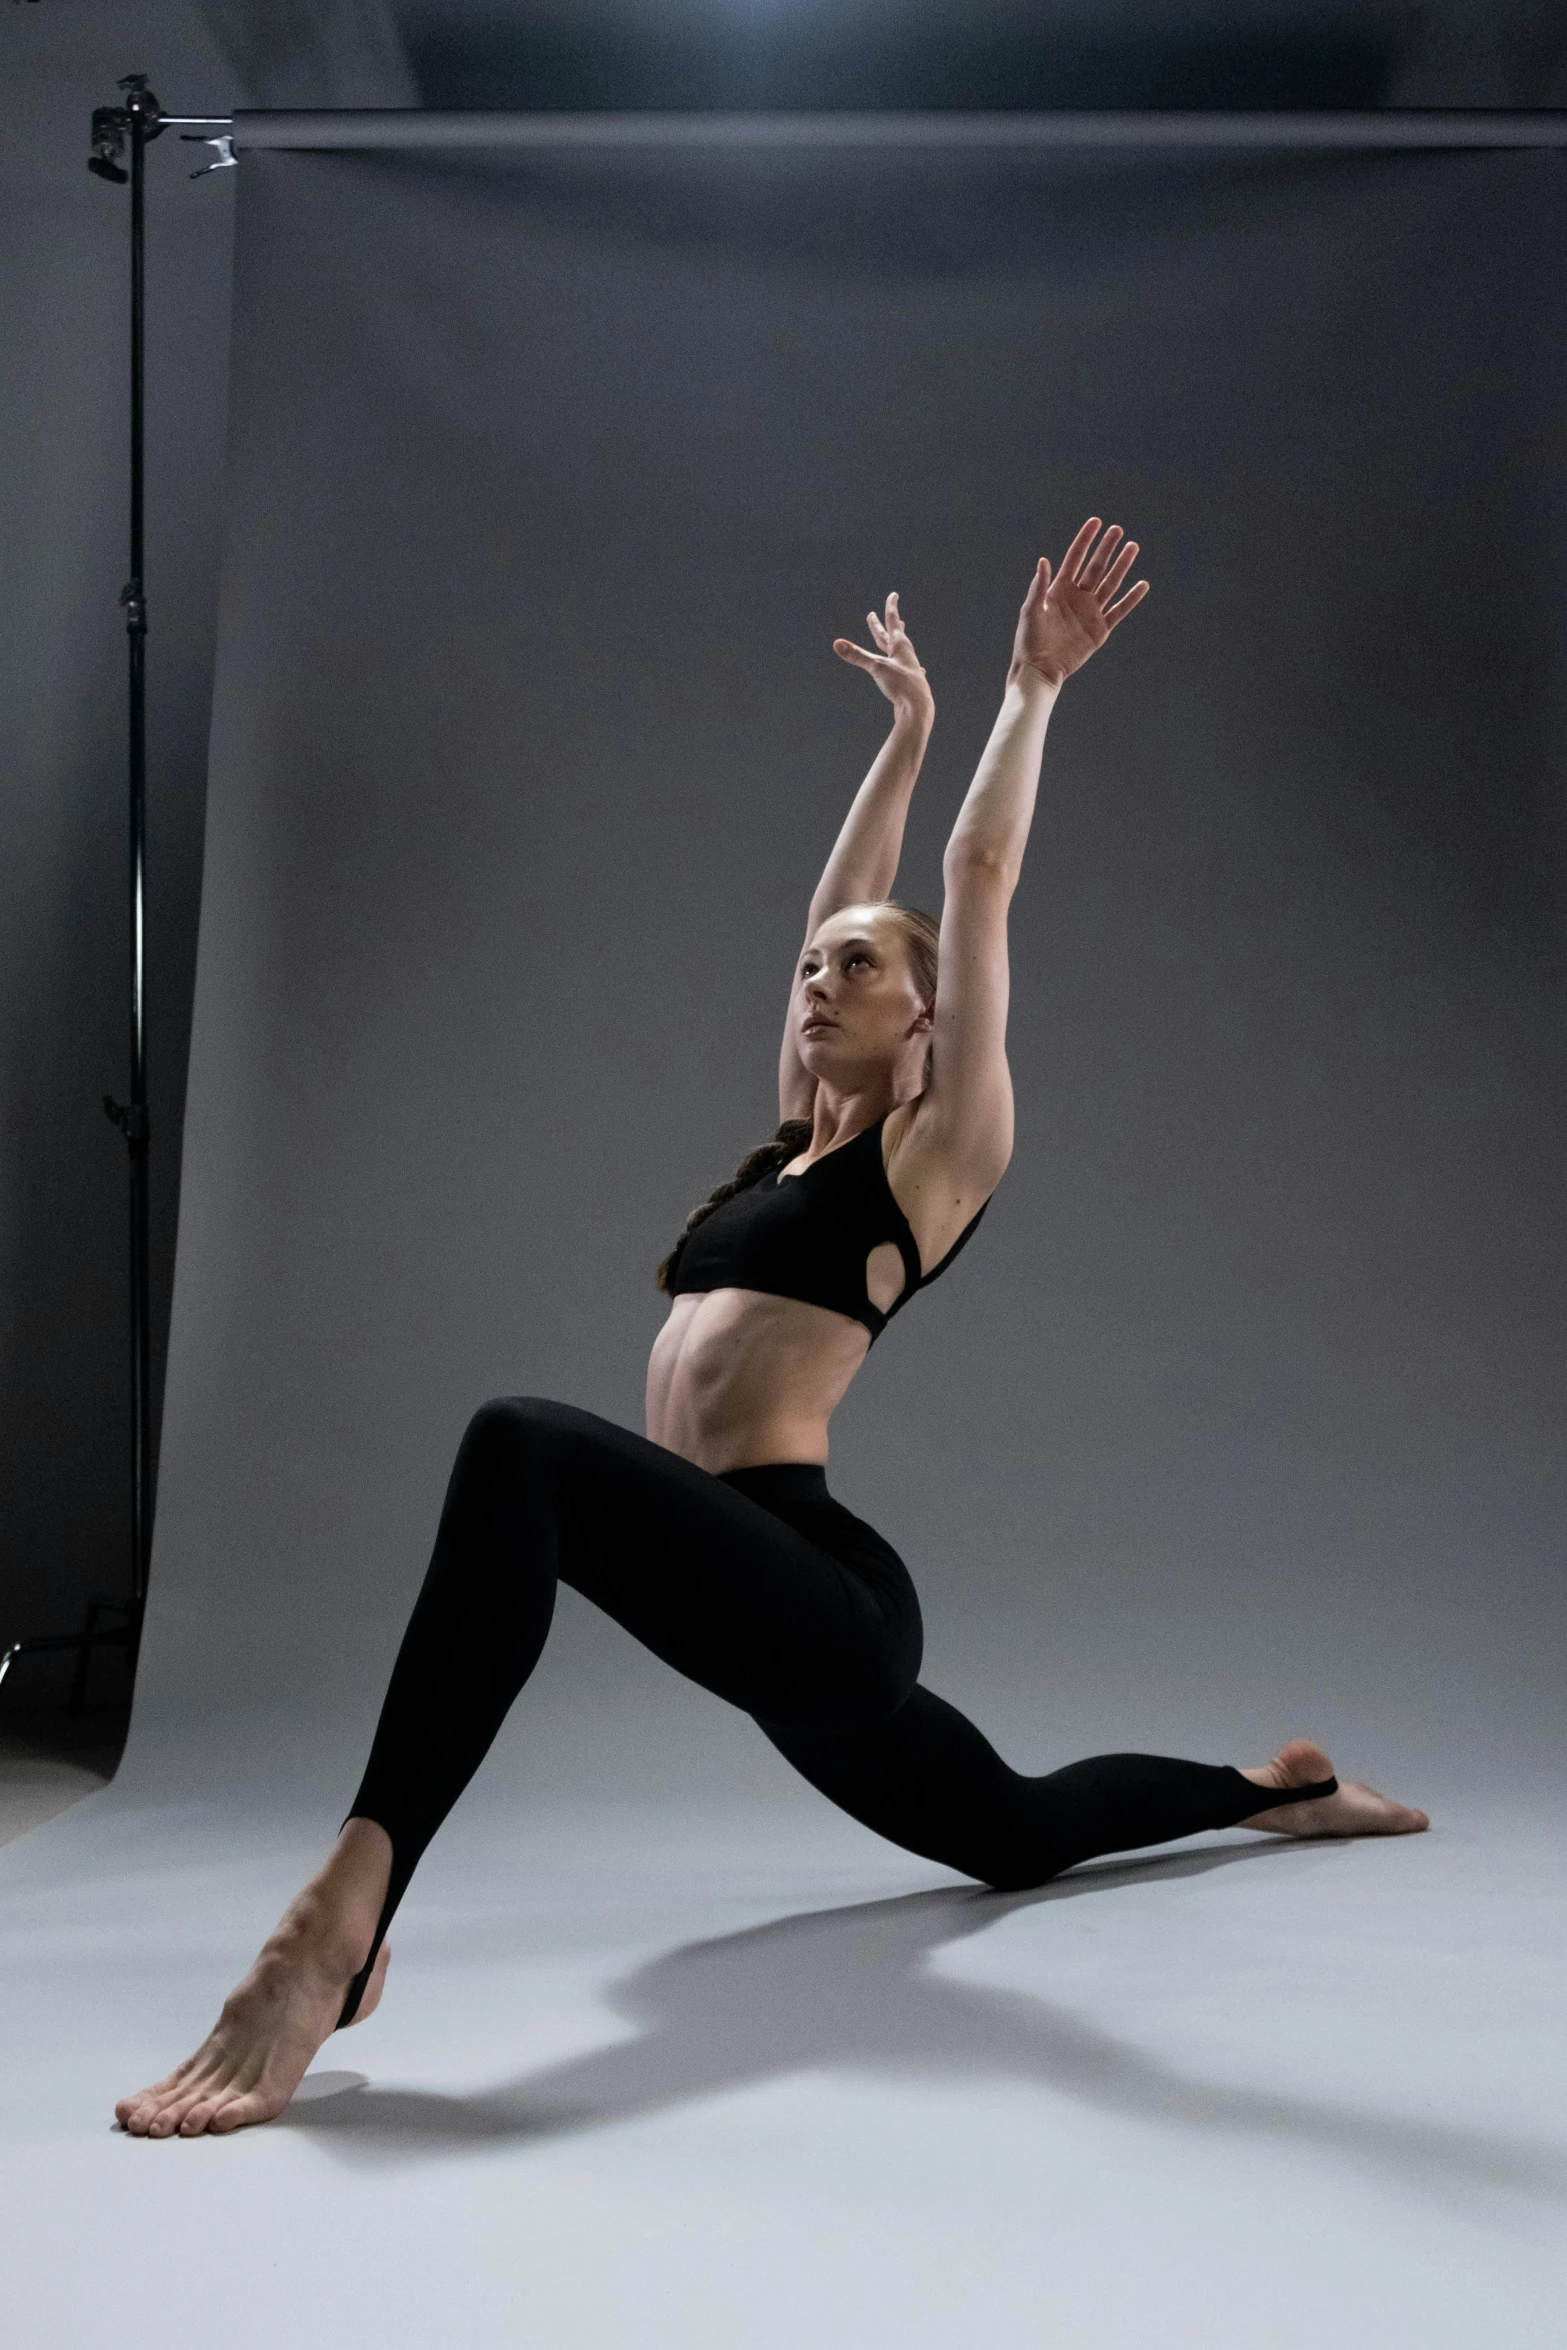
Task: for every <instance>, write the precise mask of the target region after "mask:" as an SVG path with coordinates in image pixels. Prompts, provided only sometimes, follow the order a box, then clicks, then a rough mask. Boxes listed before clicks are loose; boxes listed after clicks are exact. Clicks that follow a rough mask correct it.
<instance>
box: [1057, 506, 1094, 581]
mask: <svg viewBox="0 0 1567 2350" xmlns="http://www.w3.org/2000/svg"><path fill="white" fill-rule="evenodd" d="M1103 528H1104V525H1103V523H1102V522H1101V521H1100V519H1099V516H1098V515H1097V514H1090V515H1089V517H1088V520H1087V521H1086V522H1085V523H1084V525H1083V527H1082V529H1081V530H1080V531H1079V532H1078V534H1077V536H1076V538H1075V539H1074V540H1073V541H1072V544H1071V545H1070V546H1069V547H1068V548H1067V551H1066V553H1065V554H1064V555H1063V556H1062V558H1061V568H1060V571H1059V572H1058V573H1057V577H1058V578H1060V579H1071V580H1075V579H1076V577H1077V571H1078V566H1079V564H1080V563H1081V562H1082V560H1083V557H1084V556H1085V555H1086V554H1087V553H1088V550H1089V548H1090V547H1091V546H1092V545H1093V543H1094V541H1095V539H1096V538H1097V537H1098V536H1099V533H1100V531H1101V530H1102V529H1103Z"/></svg>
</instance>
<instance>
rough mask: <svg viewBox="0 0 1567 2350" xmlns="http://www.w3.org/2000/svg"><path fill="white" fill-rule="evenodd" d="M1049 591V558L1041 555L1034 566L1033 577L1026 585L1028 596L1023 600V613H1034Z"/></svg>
mask: <svg viewBox="0 0 1567 2350" xmlns="http://www.w3.org/2000/svg"><path fill="white" fill-rule="evenodd" d="M1049 591H1050V558H1049V556H1048V555H1041V556H1040V558H1039V561H1038V562H1037V563H1036V564H1035V565H1034V576H1033V578H1032V579H1031V580H1030V581H1029V583H1028V594H1027V595H1026V596H1025V597H1024V598H1023V609H1024V611H1025V612H1035V611H1037V610H1038V609H1039V606H1040V605H1041V604H1042V603H1043V602H1044V600H1045V597H1046V596H1047V595H1048V593H1049Z"/></svg>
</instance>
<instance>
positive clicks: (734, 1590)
mask: <svg viewBox="0 0 1567 2350" xmlns="http://www.w3.org/2000/svg"><path fill="white" fill-rule="evenodd" d="M557 1582H565V1583H569V1584H570V1585H571V1587H572V1589H573V1590H574V1591H580V1592H582V1593H583V1595H584V1596H585V1597H586V1598H588V1599H591V1600H592V1601H593V1602H594V1603H595V1605H596V1606H598V1607H601V1608H603V1609H604V1611H605V1613H606V1614H607V1615H611V1616H613V1617H614V1619H615V1621H616V1622H617V1623H618V1624H623V1625H624V1626H625V1628H626V1630H627V1631H628V1632H630V1633H632V1634H634V1635H635V1637H636V1638H637V1639H638V1640H640V1641H641V1642H642V1643H643V1645H644V1646H645V1647H647V1648H650V1649H652V1651H653V1653H654V1655H655V1656H661V1657H662V1658H663V1659H664V1662H665V1663H666V1664H670V1665H673V1666H674V1668H675V1670H676V1671H677V1672H680V1673H684V1674H685V1675H686V1676H687V1678H688V1679H689V1680H692V1681H698V1682H700V1683H701V1685H702V1687H703V1688H704V1689H711V1690H712V1691H713V1692H714V1694H715V1695H716V1696H719V1697H723V1698H727V1699H728V1701H729V1703H730V1704H731V1705H738V1706H740V1707H742V1708H743V1709H744V1710H745V1712H747V1713H748V1714H751V1715H753V1716H754V1717H755V1719H756V1721H757V1723H758V1724H759V1725H760V1727H761V1728H762V1730H763V1731H764V1732H765V1733H766V1735H767V1736H768V1737H769V1738H770V1739H771V1740H772V1742H773V1744H774V1745H775V1746H776V1747H777V1748H778V1750H779V1752H780V1753H781V1754H783V1755H785V1756H786V1757H787V1758H788V1760H789V1761H790V1762H791V1763H793V1765H794V1767H795V1769H796V1770H797V1771H800V1772H801V1773H803V1775H804V1776H805V1777H806V1778H807V1779H809V1781H810V1782H811V1785H812V1786H813V1787H816V1788H819V1789H820V1791H821V1793H822V1794H823V1795H825V1796H828V1797H829V1798H830V1799H831V1801H832V1802H834V1803H836V1804H838V1805H839V1806H840V1807H841V1808H842V1809H843V1810H844V1811H846V1812H848V1813H849V1814H850V1815H851V1816H852V1817H853V1818H854V1819H857V1820H860V1821H862V1822H863V1823H864V1825H865V1826H866V1827H868V1828H874V1829H875V1830H876V1832H877V1834H878V1835H882V1836H886V1837H888V1838H889V1839H890V1840H891V1841H892V1842H893V1843H894V1844H901V1845H902V1846H903V1847H904V1848H905V1850H907V1851H909V1852H917V1853H919V1854H920V1855H921V1856H922V1858H924V1859H926V1860H934V1861H940V1862H942V1863H943V1864H944V1865H945V1866H946V1867H948V1868H953V1869H957V1870H960V1871H961V1872H962V1874H963V1875H965V1876H969V1877H977V1878H979V1879H980V1880H981V1881H982V1882H983V1883H985V1884H988V1885H996V1886H1004V1887H1022V1886H1028V1885H1039V1884H1043V1883H1044V1882H1045V1880H1046V1879H1047V1878H1049V1877H1053V1876H1056V1875H1057V1874H1058V1873H1059V1872H1060V1871H1061V1870H1062V1869H1065V1868H1070V1867H1071V1865H1072V1864H1073V1862H1074V1861H1080V1860H1087V1859H1089V1858H1090V1857H1091V1856H1092V1855H1093V1854H1095V1853H1101V1852H1124V1851H1127V1850H1130V1849H1132V1848H1133V1847H1135V1846H1137V1845H1142V1844H1158V1843H1162V1842H1163V1841H1164V1840H1165V1839H1166V1838H1168V1837H1171V1836H1187V1835H1190V1834H1191V1833H1192V1832H1193V1831H1194V1830H1196V1829H1199V1828H1227V1827H1233V1826H1234V1824H1235V1822H1236V1821H1237V1820H1242V1819H1246V1818H1248V1817H1249V1816H1250V1815H1251V1814H1252V1813H1253V1812H1258V1811H1263V1810H1266V1809H1268V1808H1269V1807H1270V1806H1271V1805H1273V1804H1276V1803H1279V1802H1281V1801H1290V1802H1299V1801H1301V1800H1302V1797H1303V1796H1304V1795H1306V1794H1308V1793H1311V1794H1318V1793H1324V1792H1330V1791H1331V1787H1332V1782H1331V1781H1330V1782H1328V1783H1327V1784H1326V1786H1325V1787H1323V1788H1312V1789H1309V1790H1308V1789H1295V1788H1291V1789H1288V1790H1284V1791H1274V1790H1271V1789H1266V1788H1262V1787H1258V1786H1256V1785H1255V1784H1254V1783H1253V1782H1252V1781H1251V1780H1250V1779H1243V1778H1242V1777H1241V1775H1240V1773H1239V1772H1238V1771H1234V1770H1231V1769H1230V1768H1229V1767H1228V1765H1222V1764H1221V1765H1213V1764H1209V1763H1191V1762H1176V1761H1172V1760H1169V1759H1167V1758H1166V1757H1164V1756H1161V1755H1149V1754H1107V1755H1098V1756H1095V1757H1094V1759H1093V1760H1092V1761H1089V1762H1078V1763H1069V1764H1068V1765H1067V1767H1066V1768H1065V1769H1064V1770H1060V1771H1052V1772H1050V1773H1049V1774H1048V1776H1046V1777H1045V1778H1042V1779H1027V1778H1023V1777H1021V1776H1020V1775H1019V1774H1018V1773H1017V1772H1016V1771H1013V1770H1010V1769H1009V1768H1008V1766H1007V1765H1006V1764H1005V1763H1004V1762H1003V1761H1002V1760H1001V1757H1000V1756H999V1755H998V1754H997V1753H996V1751H995V1749H994V1747H993V1746H991V1745H990V1744H989V1743H988V1741H987V1740H986V1739H984V1738H982V1737H981V1736H980V1733H979V1732H978V1730H976V1729H975V1728H974V1726H973V1724H972V1723H971V1722H968V1721H965V1719H964V1718H963V1716H962V1714H960V1713H958V1712H957V1711H956V1710H955V1708H954V1707H952V1706H950V1705H948V1704H947V1703H946V1702H945V1701H944V1700H943V1699H942V1698H939V1697H936V1696H934V1695H933V1694H932V1693H931V1691H930V1690H928V1689H921V1688H919V1687H918V1686H917V1676H918V1673H919V1665H920V1648H921V1628H920V1612H919V1601H918V1600H917V1598H916V1597H915V1593H914V1586H913V1584H912V1583H911V1582H910V1580H909V1576H908V1572H907V1570H906V1569H905V1567H904V1565H903V1562H902V1560H901V1559H900V1558H899V1557H898V1555H897V1553H896V1552H895V1551H894V1550H893V1549H892V1548H891V1546H890V1545H889V1544H888V1543H886V1542H884V1541H883V1540H882V1538H881V1536H880V1535H879V1534H877V1533H876V1532H875V1531H874V1529H873V1528H872V1527H870V1526H867V1525H865V1524H864V1522H863V1521H862V1520H861V1519H859V1518H856V1517H854V1516H853V1515H852V1514H851V1512H850V1511H848V1510H846V1509H844V1508H843V1507H842V1505H841V1504H840V1503H838V1502H836V1501H834V1500H833V1498H832V1496H831V1494H829V1492H828V1490H827V1479H826V1474H825V1472H824V1471H823V1470H821V1469H819V1468H813V1467H806V1466H794V1465H791V1466H786V1467H777V1468H762V1469H733V1470H731V1471H730V1472H729V1473H728V1474H727V1475H725V1476H722V1477H714V1476H710V1475H709V1474H708V1472H707V1471H706V1470H705V1469H697V1468H693V1467H692V1465H691V1463H690V1462H689V1461H684V1460H681V1459H680V1457H679V1455H678V1454H676V1453H672V1452H666V1451H665V1450H664V1448H663V1446H662V1445H657V1444H650V1443H649V1442H648V1441H647V1439H646V1438H645V1437H641V1436H633V1435H631V1434H630V1433H629V1432H628V1431H627V1430H626V1429H624V1428H617V1427H616V1426H615V1425H614V1424H613V1422H611V1421H609V1420H601V1419H598V1418H597V1417H596V1416H595V1415H594V1414H593V1413H591V1412H579V1411H576V1410H574V1409H573V1408H572V1406H571V1405H569V1404H560V1403H547V1402H543V1401H540V1400H538V1399H536V1398H533V1397H514V1398H508V1399H505V1400H502V1401H500V1402H496V1403H489V1404H486V1405H485V1406H484V1408H483V1409H482V1411H480V1412H478V1413H477V1414H476V1415H475V1417H474V1419H473V1421H472V1422H471V1423H470V1425H469V1428H468V1431H467V1433H466V1435H465V1436H464V1438H463V1440H462V1445H461V1448H460V1449H459V1451H458V1455H457V1461H456V1465H455V1467H454V1468H453V1470H452V1477H451V1484H450V1486H449V1487H448V1489H447V1495H446V1505H445V1507H444V1509H443V1510H442V1512H441V1524H440V1531H439V1533H438V1534H437V1536H436V1543H435V1555H434V1557H433V1558H432V1559H431V1562H430V1569H429V1573H428V1574H427V1575H426V1576H425V1579H424V1587H423V1589H422V1590H421V1592H420V1594H419V1598H418V1601H417V1603H416V1605H415V1607H414V1612H413V1615H412V1617H411V1619H410V1621H409V1625H408V1629H407V1631H406V1633H405V1634H404V1636H403V1644H402V1647H401V1649H400V1650H399V1652H398V1658H397V1663H396V1666H395V1667H394V1669H393V1673H392V1679H391V1685H390V1687H389V1688H388V1690H387V1693H386V1702H385V1704H384V1705H383V1707H382V1709H381V1719H380V1723H379V1725H378V1726H377V1729H376V1734H375V1743H374V1745H373V1746H372V1748H371V1750H370V1761H369V1764H368V1766H367V1768H366V1771H365V1775H364V1779H363V1781H362V1782H361V1784H360V1788H359V1792H358V1794H357V1795H356V1796H355V1798H354V1803H353V1810H352V1812H351V1813H350V1815H349V1816H350V1817H351V1818H358V1819H369V1820H376V1821H378V1822H379V1823H380V1825H381V1826H382V1827H383V1828H384V1829H385V1830H386V1832H387V1834H388V1836H389V1837H390V1838H391V1842H392V1877H391V1883H390V1885H389V1887H388V1889H387V1896H386V1904H385V1907H384V1909H383V1910H382V1913H381V1921H380V1925H379V1926H378V1928H377V1931H376V1938H375V1942H374V1944H373V1945H372V1947H371V1950H370V1954H369V1957H368V1958H367V1959H366V1961H365V1965H364V1967H363V1969H362V1970H361V1972H360V1974H359V1975H358V1976H357V1977H356V1978H355V1980H354V1983H353V1985H352V1987H351V1988H350V1991H349V1995H348V2000H347V2003H346V2005H345V2007H344V2010H343V2020H344V2021H345V2022H346V2021H347V2020H349V2018H350V2017H352V2015H353V2014H354V2012H355V2010H356V2009H357V2007H358V2005H359V2000H360V1996H361V1993H362V1992H363V1989H364V1985H365V1982H366V1980H367V1979H368V1976H369V1972H370V1967H371V1965H372V1964H373V1962H374V1959H375V1955H376V1951H377V1950H378V1949H379V1948H380V1944H381V1938H382V1936H383V1935H384V1933H385V1931H386V1928H387V1925H388V1923H389V1921H390V1919H391V1916H392V1913H393V1911H394V1910H395V1909H396V1907H397V1904H398V1902H399V1901H400V1900H401V1899H402V1896H403V1893H404V1892H405V1890H406V1888H407V1885H408V1881H409V1879H410V1877H411V1876H412V1875H413V1872H414V1869H415V1867H416V1866H417V1864H418V1861H419V1857H420V1855H421V1854H422V1853H423V1851H424V1848H425V1846H426V1845H427V1844H428V1843H429V1841H430V1839H431V1837H432V1836H433V1835H434V1834H435V1831H436V1829H437V1828H438V1827H439V1826H440V1824H441V1822H442V1821H443V1820H444V1819H445V1817H446V1815H447V1813H448V1812H449V1811H450V1810H451V1808H452V1805H453V1804H454V1803H455V1802H456V1800H457V1798H458V1796H459V1795H460V1794H461V1793H462V1791H463V1789H464V1787H466V1785H467V1784H468V1781H469V1780H470V1779H471V1778H472V1776H473V1774H474V1772H475V1771H476V1770H477V1769H478V1767H479V1764H480V1763H481V1762H482V1761H483V1759H484V1756H485V1754H486V1753H487V1751H488V1750H489V1747H490V1744H491V1741H492V1740H493V1739H494V1736H495V1733H496V1731H497V1730H498V1729H499V1728H500V1726H501V1723H502V1721H503V1720H504V1719H505V1716H506V1713H507V1710H508V1708H509V1707H510V1705H511V1702H512V1700H513V1698H514V1697H515V1696H516V1695H517V1692H518V1691H519V1690H520V1689H521V1687H522V1685H523V1683H524V1682H525V1681H526V1680H527V1678H528V1675H529V1674H530V1673H531V1672H532V1670H533V1668H534V1665H535V1664H536V1663H537V1661H538V1658H539V1653H540V1651H541V1650H542V1648H543V1646H544V1642H545V1638H546V1636H547V1634H548V1632H549V1627H550V1616H551V1613H552V1611H553V1609H554V1605H555V1586H556V1583H557Z"/></svg>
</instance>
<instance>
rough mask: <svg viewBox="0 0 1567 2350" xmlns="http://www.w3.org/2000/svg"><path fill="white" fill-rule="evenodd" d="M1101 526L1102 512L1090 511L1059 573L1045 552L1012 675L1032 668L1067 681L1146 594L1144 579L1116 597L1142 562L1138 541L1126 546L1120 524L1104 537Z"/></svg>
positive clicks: (1016, 643)
mask: <svg viewBox="0 0 1567 2350" xmlns="http://www.w3.org/2000/svg"><path fill="white" fill-rule="evenodd" d="M1101 527H1102V526H1101V524H1100V520H1099V517H1098V515H1097V514H1091V515H1090V516H1089V518H1088V520H1087V521H1086V522H1085V523H1084V525H1083V527H1082V529H1081V530H1080V531H1079V532H1078V534H1077V536H1076V538H1075V539H1074V540H1073V541H1072V544H1071V545H1070V546H1069V547H1068V548H1067V551H1066V553H1065V554H1064V555H1063V556H1062V558H1061V568H1060V570H1059V571H1057V572H1055V573H1054V574H1052V572H1051V569H1050V565H1049V563H1048V562H1047V561H1046V559H1045V557H1044V556H1043V555H1041V556H1040V558H1039V562H1038V565H1037V567H1036V569H1035V572H1034V577H1033V582H1032V585H1031V586H1030V588H1029V591H1028V594H1027V595H1026V596H1025V597H1024V599H1023V609H1022V611H1021V612H1020V613H1019V614H1018V622H1017V635H1016V636H1015V637H1014V639H1013V641H1012V668H1011V672H1010V674H1011V676H1012V677H1016V676H1017V675H1018V674H1019V673H1020V671H1022V670H1025V669H1030V670H1032V671H1033V673H1034V675H1035V676H1036V677H1039V678H1042V679H1043V680H1044V682H1045V684H1046V685H1048V686H1059V685H1062V684H1063V683H1064V682H1065V680H1066V679H1067V678H1069V677H1070V676H1071V674H1072V672H1073V670H1074V669H1081V668H1082V666H1083V663H1084V662H1085V661H1086V660H1088V658H1089V657H1090V655H1091V654H1094V653H1097V652H1098V650H1099V648H1100V646H1101V645H1102V644H1103V643H1104V641H1105V639H1106V637H1107V636H1108V635H1109V634H1110V631H1111V629H1112V628H1114V627H1115V626H1116V624H1117V623H1118V622H1119V621H1122V620H1124V619H1125V618H1126V615H1127V614H1128V612H1133V611H1135V610H1136V608H1137V606H1138V605H1139V604H1140V603H1141V602H1142V600H1143V598H1144V596H1146V595H1147V593H1148V582H1147V580H1146V579H1140V580H1139V581H1138V582H1137V585H1136V586H1135V587H1132V588H1128V589H1127V591H1126V593H1125V595H1124V596H1121V597H1120V599H1119V601H1117V590H1118V589H1119V588H1120V586H1121V583H1122V581H1123V580H1124V579H1125V577H1126V575H1127V573H1128V572H1129V571H1130V570H1131V568H1132V565H1133V564H1134V563H1135V562H1136V560H1137V541H1136V540H1135V539H1128V540H1127V541H1126V544H1125V545H1124V546H1122V544H1121V538H1122V531H1121V526H1120V524H1119V523H1118V522H1112V523H1111V525H1110V527H1109V529H1108V530H1107V531H1105V534H1104V536H1103V538H1099V532H1100V529H1101ZM1096 539H1099V544H1098V545H1097V546H1095V544H1094V541H1095V540H1096Z"/></svg>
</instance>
